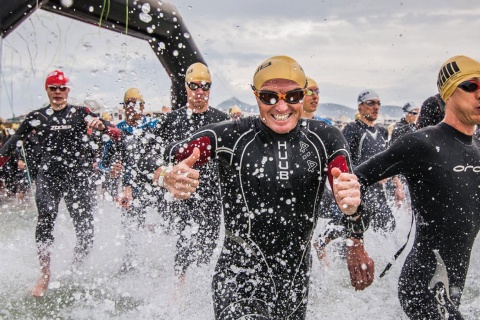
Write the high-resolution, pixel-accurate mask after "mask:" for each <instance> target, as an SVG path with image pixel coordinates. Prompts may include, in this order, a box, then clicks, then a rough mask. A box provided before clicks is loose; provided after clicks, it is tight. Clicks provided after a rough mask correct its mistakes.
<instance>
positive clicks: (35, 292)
mask: <svg viewBox="0 0 480 320" xmlns="http://www.w3.org/2000/svg"><path fill="white" fill-rule="evenodd" d="M49 282H50V273H42V275H41V276H40V278H38V281H37V284H36V285H35V286H34V287H33V288H32V289H31V290H30V293H31V294H32V296H34V297H36V298H38V297H43V295H44V294H45V291H47V288H48V283H49Z"/></svg>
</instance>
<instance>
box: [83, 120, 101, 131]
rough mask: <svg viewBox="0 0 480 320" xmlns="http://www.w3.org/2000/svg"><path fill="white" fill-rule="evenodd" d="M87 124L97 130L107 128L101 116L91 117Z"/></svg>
mask: <svg viewBox="0 0 480 320" xmlns="http://www.w3.org/2000/svg"><path fill="white" fill-rule="evenodd" d="M85 121H86V122H87V125H88V127H89V128H92V129H95V130H100V131H102V130H105V125H104V124H103V122H102V121H101V120H100V119H99V118H94V117H89V118H88V119H87V120H85Z"/></svg>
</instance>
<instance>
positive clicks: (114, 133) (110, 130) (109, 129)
mask: <svg viewBox="0 0 480 320" xmlns="http://www.w3.org/2000/svg"><path fill="white" fill-rule="evenodd" d="M83 109H84V111H85V115H86V116H92V117H95V118H99V120H100V121H102V123H103V125H104V126H105V129H104V130H103V133H105V134H107V135H108V136H109V137H110V138H111V139H112V140H115V141H117V140H120V139H121V137H122V134H121V132H120V129H118V128H117V127H115V126H114V125H113V124H111V123H110V122H109V121H105V120H103V119H101V118H100V116H99V115H98V114H96V113H93V112H92V111H91V110H90V109H89V108H86V107H84V108H83Z"/></svg>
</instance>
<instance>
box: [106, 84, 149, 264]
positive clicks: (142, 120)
mask: <svg viewBox="0 0 480 320" xmlns="http://www.w3.org/2000/svg"><path fill="white" fill-rule="evenodd" d="M122 104H123V111H124V113H125V121H121V122H120V123H118V124H117V128H119V129H120V131H121V133H122V138H121V139H119V140H117V141H113V140H110V141H108V142H107V143H105V149H104V155H103V158H102V161H101V162H100V163H99V165H98V167H99V169H100V170H102V171H103V172H107V173H108V174H109V177H111V178H115V177H116V176H119V175H120V173H121V171H122V170H123V177H122V187H123V189H122V192H121V193H120V194H119V197H118V202H119V203H120V205H121V207H122V224H123V226H124V228H125V241H126V246H127V255H126V256H125V258H124V262H123V264H122V267H121V269H122V271H129V270H130V269H132V268H133V267H134V261H133V259H134V254H135V251H137V249H136V248H135V242H134V241H133V231H134V230H135V229H138V228H145V227H146V225H145V215H146V212H147V208H148V207H149V206H153V205H155V206H156V204H157V197H158V196H157V195H156V192H155V191H156V190H155V189H156V188H153V187H152V185H151V180H150V179H148V178H147V175H146V174H144V173H143V170H141V169H139V167H138V165H137V163H138V161H139V159H140V158H141V157H142V155H144V154H145V153H146V152H147V149H148V148H147V145H148V143H149V138H148V135H149V134H150V133H149V130H150V129H153V128H155V126H156V125H157V123H158V119H156V118H150V117H147V116H145V115H144V114H143V112H144V109H145V101H144V100H143V97H142V94H141V93H140V90H138V89H137V88H129V89H128V90H127V91H126V92H125V95H124V98H123V103H122Z"/></svg>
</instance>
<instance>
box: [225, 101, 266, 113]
mask: <svg viewBox="0 0 480 320" xmlns="http://www.w3.org/2000/svg"><path fill="white" fill-rule="evenodd" d="M233 106H237V107H239V108H240V109H242V111H243V112H247V113H258V106H256V105H252V104H248V103H245V102H243V101H240V100H238V99H237V98H235V97H232V98H230V99H228V100H225V101H223V102H222V103H220V104H219V105H218V106H217V107H216V108H217V109H219V110H222V111H225V112H227V113H228V109H230V108H231V107H233Z"/></svg>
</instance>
